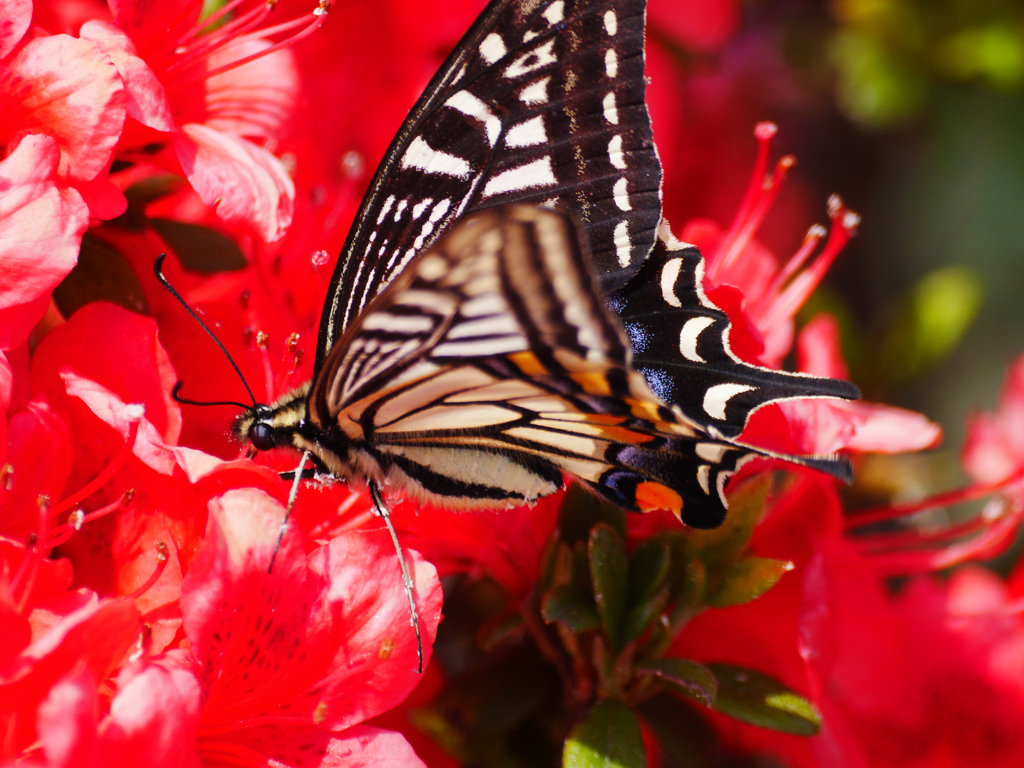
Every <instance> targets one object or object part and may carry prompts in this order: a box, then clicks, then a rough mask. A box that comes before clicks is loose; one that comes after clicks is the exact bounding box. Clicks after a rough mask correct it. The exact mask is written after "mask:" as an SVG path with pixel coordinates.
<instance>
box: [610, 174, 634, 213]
mask: <svg viewBox="0 0 1024 768" xmlns="http://www.w3.org/2000/svg"><path fill="white" fill-rule="evenodd" d="M612 194H613V195H615V204H616V205H617V206H619V209H620V210H623V211H630V210H632V209H633V206H632V205H630V203H629V183H628V182H627V181H626V179H625V178H622V179H619V180H618V181H616V182H615V186H614V187H612Z"/></svg>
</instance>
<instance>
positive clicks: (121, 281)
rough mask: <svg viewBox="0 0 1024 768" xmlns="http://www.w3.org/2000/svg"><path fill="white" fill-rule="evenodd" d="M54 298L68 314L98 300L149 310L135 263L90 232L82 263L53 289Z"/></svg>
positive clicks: (84, 239)
mask: <svg viewBox="0 0 1024 768" xmlns="http://www.w3.org/2000/svg"><path fill="white" fill-rule="evenodd" d="M53 300H54V302H55V303H56V304H57V309H59V310H60V313H61V314H62V315H64V317H71V315H73V314H74V313H75V311H77V310H79V309H81V308H82V307H84V306H85V305H86V304H90V303H92V302H94V301H109V302H110V303H111V304H117V305H118V306H119V307H124V308H125V309H127V310H130V311H132V312H137V313H138V314H140V315H148V314H149V305H148V304H147V303H146V294H145V292H144V291H143V290H142V284H141V283H140V282H139V278H138V277H136V275H135V270H133V269H132V266H131V264H129V263H128V261H127V260H126V259H125V258H124V256H122V255H121V254H120V253H118V252H117V250H116V249H114V248H112V247H111V246H109V245H107V244H106V243H104V242H102V241H101V240H97V239H96V238H95V237H91V236H90V235H88V234H86V235H85V236H83V237H82V246H81V248H80V249H79V251H78V263H77V264H75V266H74V269H72V270H71V271H70V272H69V273H68V274H67V276H66V277H65V278H64V279H63V280H61V282H60V284H59V285H58V286H57V287H56V288H54V289H53Z"/></svg>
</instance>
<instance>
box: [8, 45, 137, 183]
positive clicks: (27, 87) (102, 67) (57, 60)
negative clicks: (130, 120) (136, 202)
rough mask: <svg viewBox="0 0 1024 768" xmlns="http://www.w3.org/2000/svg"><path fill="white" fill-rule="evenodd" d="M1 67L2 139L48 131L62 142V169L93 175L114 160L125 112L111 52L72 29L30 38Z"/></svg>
mask: <svg viewBox="0 0 1024 768" xmlns="http://www.w3.org/2000/svg"><path fill="white" fill-rule="evenodd" d="M5 64H6V66H5V67H4V68H3V69H0V104H3V105H4V108H5V115H4V121H3V123H0V143H3V144H7V145H8V146H11V145H14V144H17V142H18V141H20V140H21V139H23V138H24V137H26V136H29V135H31V134H37V133H42V134H47V135H49V136H53V137H54V138H55V139H57V143H58V144H59V145H60V151H61V162H60V167H59V173H60V174H61V175H63V176H67V177H69V178H73V179H78V180H81V181H88V180H89V179H93V178H95V177H96V175H97V174H99V173H100V172H101V171H103V170H105V169H106V168H107V166H108V165H109V163H110V157H111V153H112V152H113V149H114V145H115V144H117V140H118V139H119V138H120V136H121V129H122V128H123V127H124V118H125V100H126V97H125V92H124V85H123V84H122V82H121V77H120V76H119V75H118V73H117V69H116V68H115V67H114V64H113V63H112V62H111V60H110V57H109V56H107V55H106V54H104V53H103V52H102V51H100V49H99V47H98V46H97V45H96V44H95V43H93V42H92V41H89V40H79V39H76V38H73V37H69V36H67V35H51V36H49V37H37V38H36V39H34V40H31V41H29V42H28V43H27V44H26V45H25V46H24V47H23V48H21V49H20V50H19V51H18V52H17V53H16V54H14V56H12V57H11V58H10V59H9V60H8V61H7V62H5Z"/></svg>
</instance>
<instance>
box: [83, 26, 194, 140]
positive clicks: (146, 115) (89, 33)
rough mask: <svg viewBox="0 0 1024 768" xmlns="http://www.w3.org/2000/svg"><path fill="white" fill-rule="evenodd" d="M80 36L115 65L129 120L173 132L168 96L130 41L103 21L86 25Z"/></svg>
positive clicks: (114, 27) (115, 28) (172, 118)
mask: <svg viewBox="0 0 1024 768" xmlns="http://www.w3.org/2000/svg"><path fill="white" fill-rule="evenodd" d="M79 35H80V36H81V37H82V38H84V39H86V40H92V41H94V42H95V43H96V44H97V45H98V46H99V48H100V50H101V51H103V52H104V53H106V54H107V55H108V56H110V60H111V61H113V62H114V66H115V67H117V71H118V74H120V76H121V79H122V80H123V81H124V87H125V92H126V94H127V102H126V109H127V112H128V116H129V117H134V118H135V119H136V120H138V121H139V122H140V123H142V124H143V125H148V126H149V127H150V128H154V129H156V130H158V131H173V130H174V117H173V116H172V114H171V104H170V102H169V101H168V100H167V92H166V91H165V90H164V87H163V85H162V84H161V83H160V80H159V79H158V78H157V76H156V74H155V73H154V72H153V70H152V69H150V67H149V65H148V64H147V63H146V62H144V61H143V60H142V59H140V58H139V56H138V54H136V52H135V46H134V45H133V44H132V41H131V39H129V37H128V36H127V35H125V34H124V32H122V31H121V30H120V29H119V28H118V27H116V26H114V25H113V24H110V23H109V22H105V21H89V22H86V23H85V24H83V25H82V31H81V32H80V33H79Z"/></svg>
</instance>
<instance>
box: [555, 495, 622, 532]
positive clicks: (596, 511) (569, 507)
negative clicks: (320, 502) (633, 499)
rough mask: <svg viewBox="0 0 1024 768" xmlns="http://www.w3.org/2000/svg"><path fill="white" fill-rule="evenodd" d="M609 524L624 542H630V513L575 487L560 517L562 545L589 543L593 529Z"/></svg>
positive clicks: (564, 502)
mask: <svg viewBox="0 0 1024 768" xmlns="http://www.w3.org/2000/svg"><path fill="white" fill-rule="evenodd" d="M598 523H607V524H608V525H610V526H611V527H612V528H613V529H614V530H615V532H616V533H618V534H619V536H621V537H622V538H623V539H625V538H626V512H625V511H624V510H622V509H620V508H619V507H617V506H615V505H614V504H611V503H609V502H607V501H605V500H604V499H600V498H598V497H597V496H595V495H594V494H592V493H588V492H587V491H584V490H583V489H582V488H580V487H579V486H578V485H576V484H575V483H573V484H572V485H570V486H569V488H568V490H567V491H566V492H565V499H564V500H563V501H562V510H561V512H560V513H559V516H558V533H559V536H560V537H561V539H562V541H565V542H569V543H572V542H576V541H584V542H585V541H587V540H588V539H589V538H590V529H591V528H593V527H594V526H595V525H597V524H598Z"/></svg>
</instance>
